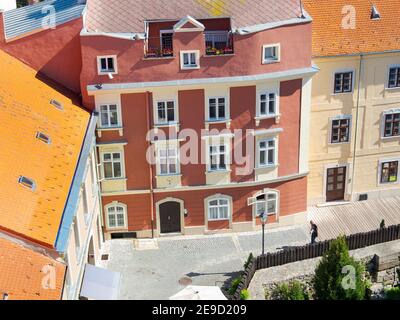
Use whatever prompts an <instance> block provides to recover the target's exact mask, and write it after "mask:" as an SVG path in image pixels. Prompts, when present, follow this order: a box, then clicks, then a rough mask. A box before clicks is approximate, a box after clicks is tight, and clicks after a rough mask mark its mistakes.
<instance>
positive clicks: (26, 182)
mask: <svg viewBox="0 0 400 320" xmlns="http://www.w3.org/2000/svg"><path fill="white" fill-rule="evenodd" d="M18 183H19V184H21V185H23V186H24V187H26V188H29V189H31V190H32V191H35V189H36V184H35V181H33V180H32V179H29V178H27V177H24V176H20V177H19V178H18Z"/></svg>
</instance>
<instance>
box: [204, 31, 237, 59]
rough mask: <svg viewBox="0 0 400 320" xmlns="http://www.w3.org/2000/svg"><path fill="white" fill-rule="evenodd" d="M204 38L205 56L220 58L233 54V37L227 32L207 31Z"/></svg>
mask: <svg viewBox="0 0 400 320" xmlns="http://www.w3.org/2000/svg"><path fill="white" fill-rule="evenodd" d="M205 37H206V55H207V56H221V55H228V54H234V50H233V37H232V34H231V33H230V32H227V31H208V32H205Z"/></svg>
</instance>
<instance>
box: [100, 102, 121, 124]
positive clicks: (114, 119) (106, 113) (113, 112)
mask: <svg viewBox="0 0 400 320" xmlns="http://www.w3.org/2000/svg"><path fill="white" fill-rule="evenodd" d="M118 119H119V117H118V107H117V105H116V104H107V105H101V106H100V123H101V127H102V128H112V127H117V126H119V120H118Z"/></svg>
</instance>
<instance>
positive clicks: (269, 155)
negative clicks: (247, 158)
mask: <svg viewBox="0 0 400 320" xmlns="http://www.w3.org/2000/svg"><path fill="white" fill-rule="evenodd" d="M275 151H276V139H275V138H274V139H267V140H262V141H259V142H258V153H259V154H258V164H259V166H260V167H266V166H273V165H275Z"/></svg>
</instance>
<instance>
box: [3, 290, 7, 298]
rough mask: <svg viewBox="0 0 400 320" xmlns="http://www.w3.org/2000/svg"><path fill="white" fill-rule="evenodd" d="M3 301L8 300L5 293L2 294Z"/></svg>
mask: <svg viewBox="0 0 400 320" xmlns="http://www.w3.org/2000/svg"><path fill="white" fill-rule="evenodd" d="M3 300H8V293H7V292H4V293H3Z"/></svg>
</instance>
